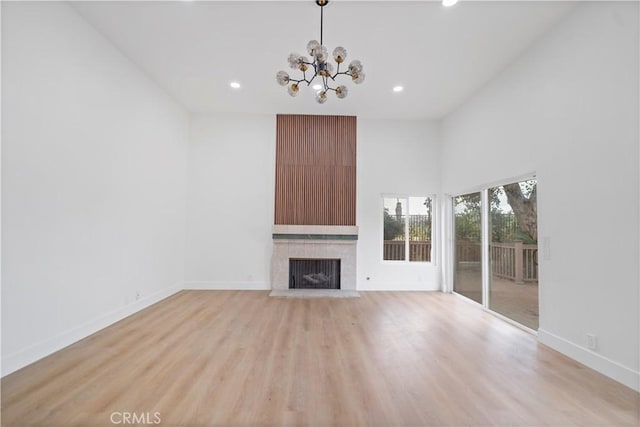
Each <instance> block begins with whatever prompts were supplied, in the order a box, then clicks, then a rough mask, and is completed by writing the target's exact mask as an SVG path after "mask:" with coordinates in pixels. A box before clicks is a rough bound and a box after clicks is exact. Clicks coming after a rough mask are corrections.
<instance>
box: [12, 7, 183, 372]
mask: <svg viewBox="0 0 640 427" xmlns="http://www.w3.org/2000/svg"><path fill="white" fill-rule="evenodd" d="M2 27H3V32H2V66H3V74H2V86H3V97H2V111H3V114H2V122H3V125H4V126H3V128H2V142H3V157H2V207H3V212H2V229H3V235H2V265H3V269H2V344H3V345H2V362H3V368H4V369H3V374H7V373H9V372H11V371H13V370H15V369H17V368H20V367H21V366H24V365H25V364H28V363H30V362H32V361H34V360H37V359H38V358H40V357H43V356H45V355H46V354H49V353H51V352H53V351H55V350H58V349H59V348H61V347H63V346H66V345H68V344H70V343H72V342H74V341H77V340H78V339H80V338H83V337H84V336H86V335H88V334H90V333H92V332H94V331H96V330H98V329H100V328H102V327H104V326H107V325H108V324H110V323H112V322H113V321H115V320H118V319H120V318H122V317H123V316H126V315H128V314H130V313H132V312H135V311H137V310H139V309H140V308H142V307H144V306H146V305H148V304H151V303H153V302H155V301H156V300H158V299H160V298H162V297H165V296H167V295H169V294H170V293H172V292H174V291H175V290H176V289H179V288H180V287H181V282H182V279H183V270H184V268H183V259H184V256H183V255H184V226H185V213H184V210H185V204H186V195H185V193H186V191H185V180H186V160H187V144H188V125H189V123H188V116H187V113H186V112H185V111H184V110H183V109H182V108H181V107H179V106H178V105H177V104H176V103H174V102H173V101H172V100H171V99H168V98H167V96H166V95H164V93H163V92H162V91H161V90H160V89H159V88H158V87H157V86H156V85H155V84H154V83H152V82H151V81H150V80H149V79H148V78H147V77H146V76H145V75H143V74H142V73H141V72H140V71H139V70H138V69H137V68H135V66H133V65H132V63H131V62H129V61H128V60H127V59H126V58H125V57H124V56H123V55H122V54H121V53H120V52H119V51H117V50H116V49H115V48H114V47H113V46H112V45H111V44H110V43H109V42H107V41H106V40H105V39H104V38H103V37H102V36H100V35H99V34H98V33H97V32H96V31H94V30H93V28H92V27H90V26H89V25H88V24H87V23H86V22H85V21H84V20H83V19H82V18H81V17H79V16H78V15H77V13H76V12H75V11H74V10H73V9H71V8H70V7H69V6H68V5H66V4H64V3H58V2H56V3H46V2H43V3H26V2H25V3H18V2H3V3H2ZM137 292H139V296H140V297H139V299H138V300H136V293H137Z"/></svg>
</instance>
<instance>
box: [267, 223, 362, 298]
mask: <svg viewBox="0 0 640 427" xmlns="http://www.w3.org/2000/svg"><path fill="white" fill-rule="evenodd" d="M357 239H358V227H357V226H335V225H334V226H326V225H275V226H274V227H273V252H272V256H271V289H274V290H285V289H299V288H301V287H306V288H313V289H336V290H340V291H355V289H356V255H357V243H358V240H357ZM292 260H294V261H296V260H299V261H304V260H307V261H308V260H317V261H332V262H336V265H335V266H334V267H332V269H334V270H335V271H336V272H337V274H333V273H331V271H329V272H327V271H325V272H324V275H326V276H329V275H331V276H334V277H335V279H336V280H339V281H338V282H337V284H332V285H331V286H332V287H327V286H326V283H325V282H327V278H326V277H324V276H322V275H318V274H319V272H320V271H321V270H317V271H306V272H304V274H303V275H302V276H299V275H298V276H294V277H295V285H294V286H292V285H291V281H292V279H291V273H290V269H291V267H292V266H291V264H290V261H292ZM315 267H318V266H315ZM305 274H306V275H309V274H316V276H309V277H308V278H307V280H306V282H307V283H305V280H304V277H303V276H304V275H305ZM338 274H339V276H338ZM338 277H339V279H337V278H338ZM309 279H311V280H309ZM321 284H322V286H321Z"/></svg>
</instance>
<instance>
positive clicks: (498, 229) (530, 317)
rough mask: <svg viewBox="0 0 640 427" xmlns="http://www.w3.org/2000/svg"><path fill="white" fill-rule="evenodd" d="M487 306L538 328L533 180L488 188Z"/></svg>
mask: <svg viewBox="0 0 640 427" xmlns="http://www.w3.org/2000/svg"><path fill="white" fill-rule="evenodd" d="M488 197H489V200H490V201H491V212H490V215H489V227H490V230H491V237H490V239H491V243H490V245H489V262H490V264H491V270H490V271H491V274H490V275H489V278H490V283H489V309H491V310H493V311H495V312H497V313H500V314H502V315H503V316H506V317H508V318H509V319H511V320H514V321H516V322H518V323H520V324H522V325H524V326H526V327H528V328H531V329H533V330H537V329H538V218H537V182H536V180H527V181H521V182H514V183H511V184H505V185H501V186H498V187H493V188H489V190H488Z"/></svg>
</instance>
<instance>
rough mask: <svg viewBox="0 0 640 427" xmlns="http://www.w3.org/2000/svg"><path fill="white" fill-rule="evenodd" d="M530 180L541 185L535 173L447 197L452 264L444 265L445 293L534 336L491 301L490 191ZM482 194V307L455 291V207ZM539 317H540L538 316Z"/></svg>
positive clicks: (446, 251) (447, 226) (448, 240)
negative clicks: (462, 198)
mask: <svg viewBox="0 0 640 427" xmlns="http://www.w3.org/2000/svg"><path fill="white" fill-rule="evenodd" d="M530 179H535V180H536V181H537V179H538V178H537V174H536V173H535V172H531V173H528V174H524V175H520V176H517V177H512V178H507V179H503V180H499V181H494V182H492V183H489V184H485V185H482V186H480V187H475V188H473V189H471V190H469V191H462V192H457V193H455V194H454V195H447V197H446V200H445V202H446V203H448V204H449V208H448V209H447V208H444V209H443V210H444V212H443V217H444V218H449V223H448V224H446V229H445V230H444V232H445V233H446V235H447V238H446V239H443V240H444V241H446V242H448V243H449V244H448V247H446V245H445V247H444V248H443V253H444V254H448V258H449V261H448V262H444V263H443V276H444V278H445V282H444V283H445V292H449V293H453V294H456V295H458V296H460V297H463V298H464V299H466V300H469V301H471V302H472V303H474V304H479V305H480V306H481V307H482V309H483V310H485V311H488V312H489V313H491V314H492V315H494V316H496V317H498V318H500V319H502V320H504V321H505V322H508V323H510V324H512V325H514V326H516V327H518V328H520V329H522V330H524V331H526V332H529V333H531V334H533V335H538V332H537V331H535V330H533V329H531V328H529V327H527V326H525V325H523V324H521V323H518V322H516V321H515V320H513V319H510V318H508V317H506V316H504V315H502V314H500V313H498V312H497V311H493V310H491V308H490V301H489V299H490V298H491V295H490V294H491V292H490V291H491V289H490V286H491V259H490V257H491V250H490V247H491V226H490V224H489V208H490V207H489V189H490V188H493V187H500V186H502V185H506V184H511V183H514V182H522V181H527V180H530ZM478 192H479V193H480V224H481V243H480V245H481V246H480V247H481V261H480V262H481V266H482V267H481V269H482V304H480V303H478V302H477V301H474V300H472V299H471V298H468V297H466V296H464V295H463V294H460V293H458V292H456V291H455V289H454V286H455V275H456V271H455V265H456V260H455V256H456V236H455V233H456V227H455V209H454V206H453V203H454V201H455V199H456V197H457V196H461V195H464V194H471V193H478ZM541 311H542V310H540V286H539V285H538V313H540V312H541ZM538 316H539V315H538Z"/></svg>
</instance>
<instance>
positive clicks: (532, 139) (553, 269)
mask: <svg viewBox="0 0 640 427" xmlns="http://www.w3.org/2000/svg"><path fill="white" fill-rule="evenodd" d="M638 36H639V34H638V5H637V3H609V4H606V3H604V2H603V3H586V4H581V5H579V6H578V8H577V9H576V11H575V12H574V13H572V14H571V15H569V16H568V17H567V18H566V19H565V20H564V21H562V22H560V23H559V25H558V26H557V27H556V28H555V29H553V30H552V31H551V32H550V33H548V34H547V35H546V36H545V37H544V38H543V39H542V40H540V41H539V42H538V43H537V44H536V45H534V46H533V47H532V48H531V49H530V50H529V51H528V52H527V53H526V54H525V55H523V56H522V57H521V58H520V59H519V60H518V61H516V62H515V63H514V64H512V66H511V67H509V68H508V69H507V70H506V71H504V72H503V73H502V74H501V75H499V76H498V77H497V78H496V79H495V80H494V81H493V82H491V83H490V84H489V85H487V86H486V87H485V88H484V89H483V90H482V91H481V92H480V93H478V94H477V95H476V96H474V97H473V98H472V99H471V100H470V101H468V102H467V103H466V104H465V105H464V106H462V108H460V109H459V110H458V111H457V112H455V113H454V114H452V115H450V116H449V117H447V118H446V120H445V121H444V124H443V129H442V132H443V174H442V176H443V191H444V192H446V193H451V194H456V193H460V192H464V191H467V190H469V189H472V188H476V187H477V185H478V184H483V183H485V184H487V183H492V182H496V181H500V180H503V179H505V178H509V177H513V176H517V175H520V174H524V173H528V172H532V171H535V172H537V176H538V182H539V184H538V197H539V199H538V222H539V236H540V240H541V241H542V239H545V238H548V239H549V241H550V259H549V260H546V259H544V258H543V257H541V258H542V259H541V260H540V330H539V339H540V340H541V341H542V342H543V343H546V344H548V345H550V346H552V347H554V348H556V349H558V350H559V351H561V352H563V353H566V354H568V355H569V356H571V357H573V358H575V359H577V360H579V361H581V362H583V363H585V364H587V365H589V366H591V367H593V368H595V369H597V370H599V371H601V372H603V373H605V374H607V375H609V376H612V377H614V378H616V379H618V380H619V381H622V382H623V383H625V384H627V385H629V386H631V387H633V388H635V389H638V378H639V375H638V369H639V352H638V349H639V346H640V343H639V336H640V330H639V318H638V313H639V311H640V306H639V293H638V292H639V290H638V289H639V277H638V258H639V250H638V240H637V236H638V231H639V230H638V218H639V210H638V202H639V200H638V191H639V187H638V120H639V119H638V117H639V108H638V90H639V87H638V75H639V70H638V59H639V58H638V50H639V49H638V47H639V46H638V43H639V39H638ZM587 333H594V334H596V335H597V338H598V349H597V350H596V351H595V352H591V351H589V350H586V348H585V347H586V334H587Z"/></svg>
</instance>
